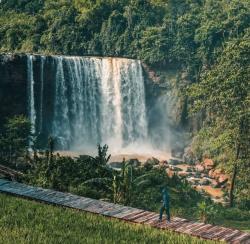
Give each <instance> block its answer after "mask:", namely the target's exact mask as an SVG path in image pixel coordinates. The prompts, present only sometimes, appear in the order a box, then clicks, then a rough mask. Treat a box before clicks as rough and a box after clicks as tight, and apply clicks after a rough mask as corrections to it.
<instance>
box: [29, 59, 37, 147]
mask: <svg viewBox="0 0 250 244" xmlns="http://www.w3.org/2000/svg"><path fill="white" fill-rule="evenodd" d="M33 58H34V57H33V56H32V55H29V56H27V67H28V69H27V78H28V94H29V98H28V115H29V118H30V122H31V133H32V134H33V135H34V134H35V133H36V110H35V97H34V85H35V80H34V71H33ZM31 144H32V143H30V146H31Z"/></svg>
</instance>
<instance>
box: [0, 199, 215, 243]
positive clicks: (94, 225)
mask: <svg viewBox="0 0 250 244" xmlns="http://www.w3.org/2000/svg"><path fill="white" fill-rule="evenodd" d="M0 232H1V235H0V242H1V243H6V244H12V243H25V244H27V243H50V244H51V243H84V244H85V243H180V244H183V243H197V244H198V243H216V242H212V241H205V240H200V239H198V238H194V237H190V236H187V235H180V234H177V233H173V232H170V231H162V230H157V229H153V228H150V227H146V226H141V225H131V224H127V223H125V222H121V221H118V220H115V219H108V218H106V217H101V216H97V215H93V214H88V213H84V212H79V211H74V210H71V209H64V208H59V207H54V206H47V205H44V204H41V203H35V202H31V201H27V200H22V199H17V198H14V197H10V196H6V195H3V194H0Z"/></svg>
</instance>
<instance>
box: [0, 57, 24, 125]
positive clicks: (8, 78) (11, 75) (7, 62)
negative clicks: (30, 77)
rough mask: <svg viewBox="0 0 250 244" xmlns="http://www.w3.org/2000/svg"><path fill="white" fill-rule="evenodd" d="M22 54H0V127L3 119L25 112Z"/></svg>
mask: <svg viewBox="0 0 250 244" xmlns="http://www.w3.org/2000/svg"><path fill="white" fill-rule="evenodd" d="M26 67H27V66H26V58H25V56H24V55H0V104H1V106H0V127H1V126H2V125H3V122H4V119H5V118H6V117H10V116H13V115H17V114H27V110H26V99H25V98H26V97H27V82H26V81H27V70H26Z"/></svg>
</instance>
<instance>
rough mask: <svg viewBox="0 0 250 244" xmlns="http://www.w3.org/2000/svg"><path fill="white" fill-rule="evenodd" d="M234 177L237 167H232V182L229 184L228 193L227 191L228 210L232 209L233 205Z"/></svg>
mask: <svg viewBox="0 0 250 244" xmlns="http://www.w3.org/2000/svg"><path fill="white" fill-rule="evenodd" d="M236 175H237V166H236V165H234V171H233V176H232V182H231V185H230V191H229V206H230V208H231V207H233V204H234V186H235V179H236Z"/></svg>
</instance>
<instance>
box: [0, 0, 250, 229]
mask: <svg viewBox="0 0 250 244" xmlns="http://www.w3.org/2000/svg"><path fill="white" fill-rule="evenodd" d="M249 23H250V5H249V0H231V1H228V0H220V1H218V0H178V1H177V0H175V1H174V0H168V1H165V0H137V1H134V0H105V1H104V0H58V1H54V0H44V1H39V0H35V1H34V0H32V1H31V0H25V1H20V0H2V1H1V3H0V51H1V52H35V53H50V54H68V55H100V56H123V57H132V58H139V59H142V60H143V61H144V62H145V63H146V64H148V65H149V66H150V68H152V69H154V70H156V73H157V74H158V75H160V78H161V79H160V82H165V83H167V86H166V87H168V88H167V89H172V88H173V87H174V89H177V92H176V93H177V95H178V96H180V101H181V102H180V107H182V113H181V116H180V123H179V124H180V125H181V126H183V125H185V124H186V123H185V122H187V121H188V119H189V117H192V116H193V117H195V116H197V115H198V116H197V117H195V118H196V120H199V123H200V125H201V126H200V127H202V128H198V129H199V130H198V131H194V130H193V131H192V136H194V138H193V143H192V150H193V153H194V157H195V158H196V159H199V160H200V159H202V157H203V156H204V155H209V156H210V157H211V158H212V159H213V160H214V161H215V163H216V164H217V165H218V167H220V168H223V169H224V170H225V171H226V172H227V173H228V174H230V175H231V180H230V182H231V188H230V191H229V193H228V194H229V199H230V207H234V208H228V209H226V210H224V211H223V209H220V211H221V212H222V213H223V214H224V213H225V215H224V217H223V214H221V219H222V220H223V219H224V220H225V219H226V220H229V221H227V223H232V222H231V221H232V220H233V219H234V220H235V221H238V220H237V218H238V219H240V218H241V217H238V216H241V215H243V216H244V217H243V219H244V221H245V219H246V218H245V216H249V209H250V199H249V196H250V189H249V184H250V177H249V173H250V172H249V170H250V165H249V162H250V160H249V159H250V155H249V149H248V147H249V145H248V143H249V135H250V132H249V124H250V123H249V122H250V111H249V107H250V104H249V103H250V97H249V94H250V93H249V91H250V85H249V78H250V77H249V74H250V69H249V67H250V52H249V50H250V28H249ZM166 70H171V71H172V73H176V74H177V78H176V80H175V84H174V85H173V84H169V83H168V82H169V81H168V77H167V76H166V74H165V73H164V72H165V71H166ZM169 73H171V72H169ZM171 86H173V87H171ZM163 92H164V91H163ZM199 115H201V116H199ZM20 120H22V119H20ZM19 122H20V123H21V121H19ZM9 125H10V126H11V122H10V121H9V122H8V123H7V127H6V128H7V130H6V131H7V134H3V135H2V136H1V142H0V144H1V147H0V150H1V160H2V159H3V160H2V162H3V163H5V164H6V165H9V166H11V167H14V168H15V169H19V170H21V171H22V172H24V173H25V176H24V178H23V179H22V180H23V181H25V182H28V183H32V184H36V185H41V186H45V187H51V188H55V189H58V190H63V191H71V192H75V193H77V194H81V195H86V196H91V197H95V198H105V199H112V200H115V201H118V202H121V203H128V204H131V205H132V206H138V207H142V208H145V209H152V210H156V209H158V207H159V204H158V201H159V199H160V188H161V187H162V186H163V185H167V186H168V187H169V188H170V190H171V195H172V196H173V197H172V204H173V205H174V206H175V213H176V214H179V215H184V216H186V215H187V216H189V217H192V218H194V216H196V215H197V214H198V215H199V217H200V218H202V219H206V220H207V221H209V219H212V218H213V217H212V216H211V215H210V214H209V212H211V209H213V206H212V207H210V206H207V204H209V205H211V202H210V203H209V200H206V201H208V203H201V204H200V205H199V207H198V210H197V209H196V205H197V203H198V202H203V200H204V199H203V197H202V196H200V194H198V193H196V192H195V191H193V190H192V189H191V188H190V187H189V185H188V184H187V183H186V182H183V181H181V180H180V179H178V178H177V177H174V178H171V179H170V178H169V177H167V176H166V174H165V172H164V171H163V170H161V169H158V170H153V169H147V168H141V169H133V179H132V180H131V181H128V179H129V176H130V172H131V167H130V166H126V167H125V168H124V174H123V175H120V173H118V172H114V171H112V170H110V169H109V168H108V167H107V165H106V163H107V161H108V156H107V155H106V153H107V150H106V151H105V148H99V155H98V156H97V157H96V158H92V157H89V156H80V157H78V158H76V159H73V158H69V157H61V156H60V155H53V145H50V146H49V149H48V151H47V152H45V153H43V154H38V153H37V152H36V149H35V148H34V149H35V150H34V155H32V157H31V156H30V155H27V154H26V149H25V146H26V145H27V138H28V137H26V139H25V138H24V137H23V136H22V135H20V138H21V139H22V140H23V138H24V140H26V141H25V142H24V143H21V144H20V142H21V141H20V140H19V139H18V140H16V138H19V135H17V134H16V132H17V131H19V129H18V130H16V129H14V130H12V129H10V130H9V129H8V126H9ZM12 125H14V126H19V124H15V123H14V124H12ZM198 127H199V126H198ZM178 128H180V127H178ZM8 131H9V132H10V133H9V132H8ZM11 131H13V133H14V134H13V135H14V137H13V135H12V132H11ZM4 133H6V132H4ZM25 133H26V132H25ZM26 134H27V133H26ZM16 136H17V137H16ZM5 140H7V143H6V141H5ZM2 145H3V146H2ZM6 145H7V146H6ZM9 145H10V146H11V147H9ZM22 145H23V146H22ZM100 150H101V151H100ZM102 150H103V151H102ZM103 156H104V157H103ZM19 162H24V165H22V163H19ZM144 175H148V177H147V179H146V181H145V182H144V183H145V184H146V186H145V187H143V190H139V187H138V188H137V187H132V186H133V185H135V184H133V182H134V181H135V180H136V179H137V178H139V177H142V178H143V177H144ZM97 178H99V179H101V180H100V181H99V183H98V182H97V180H96V179H97ZM104 179H106V183H107V182H109V183H108V184H103V183H104ZM90 181H92V183H94V185H91V186H90V185H88V184H86V182H89V183H90ZM131 189H132V190H131ZM125 193H126V194H129V195H131V194H132V195H133V196H135V197H134V199H133V200H131V198H130V197H128V198H127V197H124V194H125ZM184 202H188V207H187V206H186V205H185V204H184ZM231 210H232V212H233V213H234V217H232V216H231V217H230V216H229V215H230V214H229V212H230V211H231ZM197 211H198V212H197ZM237 211H239V212H237ZM212 212H213V211H212ZM236 213H237V214H236ZM239 213H240V214H239ZM246 224H248V223H247V222H246ZM244 228H245V227H244Z"/></svg>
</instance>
